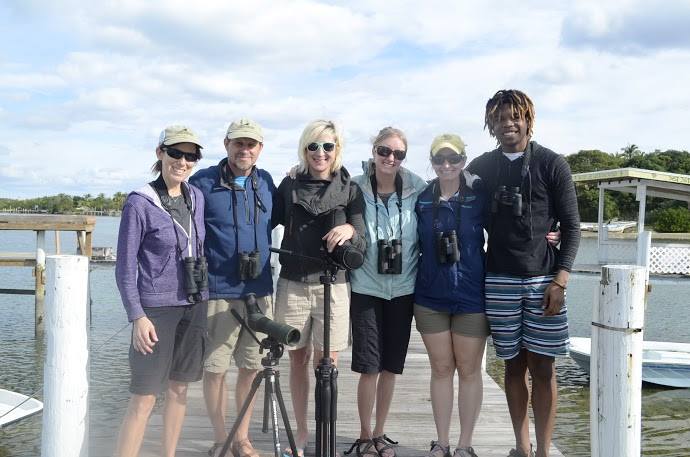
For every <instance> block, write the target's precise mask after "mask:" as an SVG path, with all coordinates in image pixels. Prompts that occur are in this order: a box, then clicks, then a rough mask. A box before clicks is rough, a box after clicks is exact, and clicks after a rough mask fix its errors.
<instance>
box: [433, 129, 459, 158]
mask: <svg viewBox="0 0 690 457" xmlns="http://www.w3.org/2000/svg"><path fill="white" fill-rule="evenodd" d="M441 149H450V150H451V151H455V153H456V154H460V155H461V156H464V155H466V154H465V142H464V141H462V138H460V137H459V136H458V135H455V134H452V133H444V134H443V135H439V136H437V137H436V138H434V141H432V142H431V156H432V157H433V156H435V155H436V154H438V151H440V150H441Z"/></svg>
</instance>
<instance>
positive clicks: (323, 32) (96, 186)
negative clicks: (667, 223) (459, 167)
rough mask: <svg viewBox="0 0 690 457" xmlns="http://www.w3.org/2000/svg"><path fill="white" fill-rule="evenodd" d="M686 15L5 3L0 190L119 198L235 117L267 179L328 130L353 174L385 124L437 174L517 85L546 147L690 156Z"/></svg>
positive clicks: (208, 150) (661, 1)
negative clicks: (339, 141)
mask: <svg viewBox="0 0 690 457" xmlns="http://www.w3.org/2000/svg"><path fill="white" fill-rule="evenodd" d="M689 23H690V0H675V1H669V0H607V1H605V2H604V1H599V0H597V1H588V0H578V1H561V0H544V1H536V0H523V1H515V0H513V1H503V0H487V1H472V2H470V1H460V0H455V1H436V0H427V1H424V2H419V1H392V0H386V1H383V0H371V1H362V0H349V1H329V2H318V1H310V0H294V1H293V0H282V1H279V0H275V1H267V0H252V1H233V0H195V1H193V2H190V1H185V0H146V1H145V0H102V1H86V0H60V1H57V2H56V1H47V0H46V1H43V0H3V1H2V2H1V3H0V27H1V28H2V36H3V39H2V40H0V138H1V139H2V141H0V164H1V166H0V198H28V197H37V196H42V195H55V194H57V193H61V192H62V193H67V194H72V195H84V194H91V195H97V194H99V193H105V194H106V195H112V194H113V193H114V192H118V191H122V192H128V191H130V190H132V189H134V188H137V187H139V186H141V185H142V184H143V183H145V182H148V181H150V180H151V179H152V176H151V175H150V172H149V168H150V166H151V164H152V163H153V162H154V161H155V148H156V143H157V139H158V135H159V133H160V131H161V130H162V129H163V128H164V127H165V126H166V125H169V124H177V123H182V124H186V125H189V126H190V127H191V128H192V129H194V130H195V131H196V132H197V133H198V134H199V136H200V138H201V141H202V143H203V144H204V150H203V152H204V159H203V160H202V161H201V162H200V164H199V165H197V167H207V166H210V165H213V164H215V163H217V162H218V161H219V160H220V159H221V158H223V157H224V156H225V149H224V148H223V137H224V134H225V131H226V129H227V126H228V125H229V123H230V122H231V121H233V120H235V119H238V118H241V117H249V118H252V119H254V120H255V121H257V122H259V123H260V124H261V125H262V126H263V128H264V150H263V152H262V153H261V157H260V159H259V163H258V165H259V166H260V167H261V168H265V169H267V170H268V171H269V172H271V173H272V174H273V176H274V179H275V180H276V181H280V179H282V177H283V176H284V174H285V171H286V170H287V169H288V168H289V167H290V166H291V165H292V164H294V163H296V161H297V143H298V140H299V136H300V134H301V132H302V129H303V128H304V126H305V125H306V124H307V123H309V122H310V121H312V120H315V119H320V118H325V119H331V120H334V121H335V122H337V123H338V124H339V125H340V126H341V128H342V130H343V132H344V137H345V149H344V153H343V154H344V155H343V158H344V164H345V166H346V167H347V168H348V169H349V170H350V172H351V174H353V175H354V174H359V173H361V162H362V161H363V160H366V159H367V158H369V157H370V156H371V143H370V141H371V138H372V137H373V136H374V135H375V134H376V133H377V132H378V131H379V130H380V129H381V128H382V127H385V126H388V125H392V126H395V127H398V128H401V129H402V130H404V131H405V133H406V134H407V136H408V141H409V148H408V159H407V160H406V162H405V163H404V166H406V167H408V168H409V169H411V170H412V171H414V172H416V173H418V174H419V175H421V176H423V177H427V178H429V177H431V175H432V173H433V171H432V169H431V167H430V166H429V161H428V154H429V146H430V144H431V141H432V140H433V138H434V136H436V135H438V134H441V133H445V132H451V133H457V134H459V135H460V136H461V137H462V138H463V139H464V140H465V142H466V144H467V152H468V156H469V158H470V159H472V158H474V157H476V156H478V155H479V154H481V153H482V152H484V151H488V150H491V149H493V148H494V147H495V140H494V139H492V138H491V137H490V136H489V134H488V132H487V131H486V130H484V108H485V105H486V101H487V100H488V99H489V98H490V97H491V96H492V95H493V94H494V93H495V92H496V91H497V90H499V89H509V88H513V89H520V90H523V91H524V92H526V93H527V94H528V95H529V96H530V97H531V98H532V100H533V101H534V104H535V108H536V123H535V129H534V138H533V139H535V140H536V141H538V142H539V143H540V144H543V145H545V146H547V147H549V148H551V149H553V150H555V151H556V152H558V153H561V154H566V155H567V154H572V153H575V152H577V151H579V150H582V149H600V150H603V151H606V152H611V153H615V152H619V151H620V149H621V148H623V147H625V146H626V145H629V144H635V145H637V146H638V147H639V148H640V149H641V150H643V151H653V150H655V149H661V150H665V149H680V150H688V149H690V144H688V143H689V141H688V135H689V134H690V129H689V128H688V122H690V84H689V83H688V80H689V77H688V75H689V74H690V27H688V26H687V24H689ZM682 81H686V82H685V83H683V82H682Z"/></svg>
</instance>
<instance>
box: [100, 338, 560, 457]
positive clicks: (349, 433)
mask: <svg viewBox="0 0 690 457" xmlns="http://www.w3.org/2000/svg"><path fill="white" fill-rule="evenodd" d="M350 361H351V353H350V351H349V350H347V351H343V352H342V353H341V354H340V361H339V365H340V367H341V369H340V371H339V374H338V390H339V396H338V421H337V442H338V445H337V450H338V452H339V453H340V454H341V455H342V454H343V452H344V451H346V450H347V449H348V448H349V447H350V444H351V443H352V442H353V441H354V440H355V439H356V438H357V437H358V436H359V420H358V416H357V403H356V400H355V398H356V389H357V379H358V378H357V374H356V373H353V372H352V371H351V370H350ZM279 368H281V387H282V390H283V396H284V398H285V401H286V406H287V408H288V410H289V411H290V416H291V417H292V408H291V404H290V394H289V379H288V371H289V368H288V357H287V354H286V355H285V356H284V357H283V358H282V359H281V367H279ZM235 373H236V370H235V369H231V370H230V374H229V377H230V379H229V381H230V385H231V386H234V384H235V377H234V374H235ZM429 376H430V368H429V361H428V359H427V355H426V350H425V348H424V345H423V343H422V341H421V337H420V336H419V333H417V331H416V330H414V329H413V331H412V341H411V342H410V351H409V353H408V356H407V362H406V366H405V372H404V374H403V375H402V376H400V377H399V378H398V381H397V385H396V390H395V397H394V399H393V405H392V406H391V411H390V415H389V417H388V421H387V424H386V434H387V435H388V436H389V437H391V438H392V439H394V440H396V441H399V442H400V445H399V448H398V449H397V454H398V455H399V456H401V457H422V456H424V455H426V452H427V451H428V449H429V441H431V440H432V439H435V437H436V432H435V427H434V421H433V416H432V413H431V400H430V398H429ZM456 382H457V380H456ZM312 388H313V380H312ZM263 390H264V387H263V384H262V386H261V387H260V389H259V392H258V398H257V401H256V405H255V410H254V415H253V416H252V425H251V429H250V436H251V438H252V441H253V443H254V446H255V447H256V448H257V449H258V450H259V451H260V452H261V455H262V457H270V456H272V455H273V450H272V449H273V446H272V445H273V441H272V435H271V434H270V430H269V433H267V434H263V433H262V432H261V421H262V411H263V407H262V405H263ZM312 397H313V395H312ZM228 404H229V405H231V406H232V409H231V411H230V418H231V420H234V417H235V416H234V414H235V410H234V399H233V398H232V392H231V398H230V401H229V403H228ZM456 406H457V404H456ZM309 408H310V410H309V411H310V415H311V416H312V417H313V412H314V404H313V399H312V402H311V403H310V406H309ZM160 414H161V408H160V407H157V408H156V410H154V413H153V415H152V417H151V420H150V422H149V427H148V429H147V432H146V437H145V438H144V446H143V448H142V451H141V453H140V456H141V457H155V456H158V455H160V453H159V452H160V451H159V449H160V446H159V443H160V436H161V430H162V423H163V421H162V418H161V415H160ZM269 424H270V422H269ZM291 424H292V422H291ZM230 425H232V423H231V422H229V423H228V427H230ZM458 428H459V427H458V419H457V407H455V408H454V409H453V421H452V427H451V435H450V436H451V446H453V445H455V444H456V442H457V441H456V440H457V438H458V436H459V430H458ZM312 433H313V424H312ZM116 434H117V431H116V430H115V429H114V428H111V429H108V430H94V429H93V428H92V429H91V432H90V437H91V438H90V454H89V455H90V456H91V457H110V456H112V455H113V448H114V444H115V436H116ZM531 436H532V438H533V439H534V430H533V429H532V432H531ZM212 441H213V432H212V430H211V425H210V422H209V420H208V417H207V416H206V409H205V406H204V400H203V396H202V390H201V383H194V384H192V385H191V386H190V391H189V397H188V406H187V417H186V420H185V424H184V427H183V430H182V437H181V439H180V442H179V445H178V450H177V455H178V456H179V457H201V456H205V455H206V451H207V450H208V448H209V447H210V445H211V443H212ZM514 444H515V441H514V436H513V429H512V426H511V423H510V417H509V415H508V406H507V404H506V400H505V395H504V393H503V391H502V390H501V388H500V387H499V386H498V385H497V384H496V383H495V382H494V381H493V380H492V379H491V377H489V375H487V374H486V373H484V404H483V406H482V412H481V414H480V416H479V423H478V424H477V428H476V430H475V433H474V443H473V446H474V448H475V451H476V452H477V454H478V455H479V456H480V457H506V456H507V455H508V451H509V450H510V448H511V447H513V446H514ZM281 445H282V447H283V448H285V447H287V437H286V436H285V433H284V432H283V431H282V424H281ZM310 445H311V446H310V447H308V448H307V456H312V455H314V447H313V446H314V439H313V435H312V439H311V440H310ZM551 455H552V456H555V457H559V456H562V454H561V453H560V452H559V451H558V449H557V448H556V447H555V446H552V449H551ZM352 457H355V455H354V454H352Z"/></svg>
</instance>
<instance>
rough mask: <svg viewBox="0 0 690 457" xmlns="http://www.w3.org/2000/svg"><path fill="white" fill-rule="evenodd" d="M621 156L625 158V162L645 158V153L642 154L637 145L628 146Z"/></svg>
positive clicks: (622, 150) (623, 149) (622, 149)
mask: <svg viewBox="0 0 690 457" xmlns="http://www.w3.org/2000/svg"><path fill="white" fill-rule="evenodd" d="M620 155H621V157H622V158H623V160H631V159H633V158H635V157H641V156H643V155H644V152H642V151H641V150H640V148H638V147H637V145H636V144H628V145H627V146H626V147H624V148H621V154H620Z"/></svg>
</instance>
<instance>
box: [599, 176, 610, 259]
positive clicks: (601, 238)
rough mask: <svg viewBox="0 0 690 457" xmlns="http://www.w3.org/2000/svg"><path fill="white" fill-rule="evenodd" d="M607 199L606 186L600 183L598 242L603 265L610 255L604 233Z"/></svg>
mask: <svg viewBox="0 0 690 457" xmlns="http://www.w3.org/2000/svg"><path fill="white" fill-rule="evenodd" d="M605 201H606V200H605V199H604V186H602V185H601V184H599V208H598V210H597V226H598V228H597V242H598V246H597V247H598V248H599V249H598V252H599V256H598V257H599V258H598V261H599V265H602V264H604V263H606V261H607V260H606V258H607V256H608V253H607V252H606V248H608V246H606V247H605V245H604V241H605V234H604V202H605Z"/></svg>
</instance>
